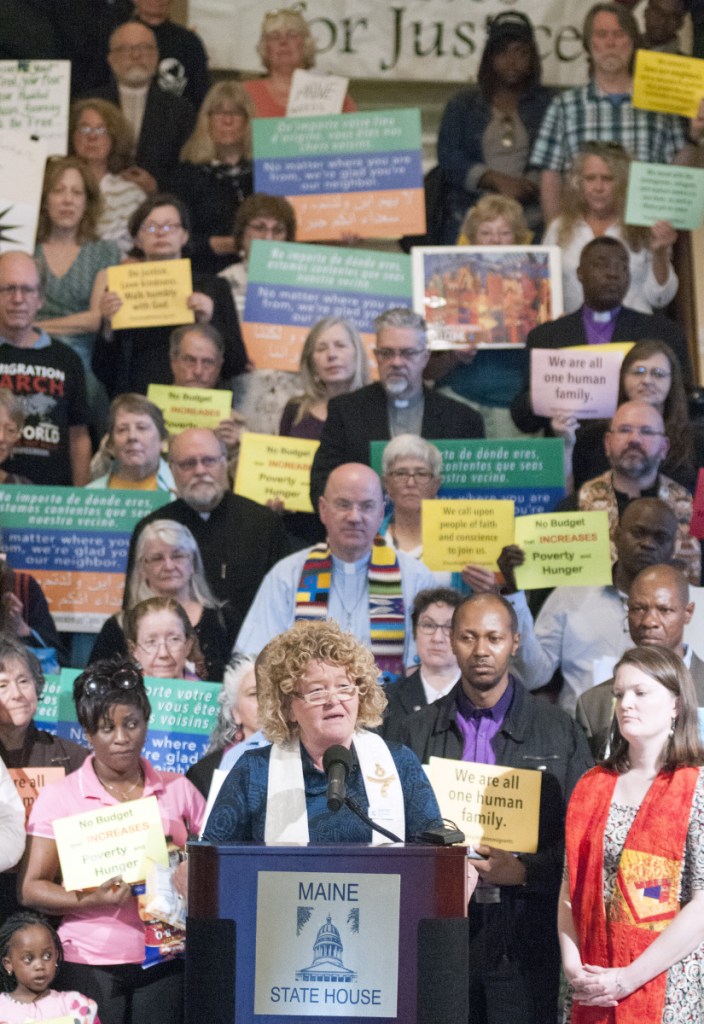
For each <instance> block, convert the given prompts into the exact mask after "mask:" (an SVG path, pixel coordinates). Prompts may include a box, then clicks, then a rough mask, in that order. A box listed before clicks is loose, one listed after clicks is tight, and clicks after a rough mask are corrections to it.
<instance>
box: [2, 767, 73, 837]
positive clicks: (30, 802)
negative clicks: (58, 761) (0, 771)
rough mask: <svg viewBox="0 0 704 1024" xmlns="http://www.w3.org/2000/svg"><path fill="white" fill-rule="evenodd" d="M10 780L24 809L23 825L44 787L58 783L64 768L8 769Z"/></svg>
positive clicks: (64, 773) (63, 774)
mask: <svg viewBox="0 0 704 1024" xmlns="http://www.w3.org/2000/svg"><path fill="white" fill-rule="evenodd" d="M7 770H8V772H9V773H10V778H11V779H12V781H13V782H14V784H15V788H16V790H17V795H18V796H19V798H20V800H21V801H22V805H23V807H24V820H25V824H26V823H27V822H28V821H29V815H30V813H31V810H32V808H33V807H34V801H35V800H36V799H37V797H38V796H39V794H40V793H41V791H42V790H43V789H44V787H45V786H49V785H51V783H52V782H60V781H61V779H63V778H64V776H65V775H66V769H65V768H8V769H7Z"/></svg>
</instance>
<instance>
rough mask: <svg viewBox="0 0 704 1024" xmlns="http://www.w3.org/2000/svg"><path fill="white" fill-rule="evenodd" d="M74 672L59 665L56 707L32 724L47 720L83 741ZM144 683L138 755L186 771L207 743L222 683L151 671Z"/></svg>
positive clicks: (69, 736) (59, 731) (163, 768)
mask: <svg viewBox="0 0 704 1024" xmlns="http://www.w3.org/2000/svg"><path fill="white" fill-rule="evenodd" d="M79 673H80V669H62V671H61V675H60V677H58V678H59V684H58V692H57V693H56V694H55V709H53V710H52V714H51V717H50V720H49V721H48V722H47V720H46V719H44V718H42V719H41V720H40V718H39V715H38V716H37V724H40V721H41V725H42V728H46V727H47V725H48V728H49V730H50V731H51V732H55V733H57V734H58V735H59V736H62V737H63V738H64V739H68V740H73V742H74V743H82V744H84V746H87V743H88V741H87V739H86V736H85V733H84V732H83V729H81V727H80V725H79V724H78V719H77V718H76V709H75V706H74V703H73V682H74V680H75V678H76V676H78V675H79ZM55 678H56V677H55ZM144 683H145V686H146V688H147V694H148V696H149V702H150V704H151V706H152V714H151V718H150V719H149V730H148V732H147V738H146V740H145V743H144V751H143V753H142V756H143V757H145V758H146V759H147V760H148V761H151V763H152V764H153V765H154V767H155V768H157V769H159V770H161V771H169V772H182V773H185V772H187V771H188V769H189V768H190V767H191V765H194V764H195V763H196V761H200V759H201V758H202V757H203V756H204V755H205V753H206V751H207V749H208V745H209V743H210V734H211V733H212V731H213V729H214V728H215V723H216V721H217V716H218V696H219V694H220V693H221V692H222V686H221V684H220V683H207V682H202V681H201V680H200V679H154V678H152V677H150V676H147V677H146V678H145V680H144ZM40 707H41V705H40ZM45 723H46V724H45Z"/></svg>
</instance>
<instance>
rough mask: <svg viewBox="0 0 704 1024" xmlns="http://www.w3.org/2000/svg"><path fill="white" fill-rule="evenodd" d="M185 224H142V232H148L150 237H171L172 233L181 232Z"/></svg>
mask: <svg viewBox="0 0 704 1024" xmlns="http://www.w3.org/2000/svg"><path fill="white" fill-rule="evenodd" d="M182 228H183V224H154V223H153V222H152V223H150V224H142V226H141V227H140V229H139V230H140V231H146V232H147V234H148V235H170V234H171V232H172V231H180V230H181V229H182Z"/></svg>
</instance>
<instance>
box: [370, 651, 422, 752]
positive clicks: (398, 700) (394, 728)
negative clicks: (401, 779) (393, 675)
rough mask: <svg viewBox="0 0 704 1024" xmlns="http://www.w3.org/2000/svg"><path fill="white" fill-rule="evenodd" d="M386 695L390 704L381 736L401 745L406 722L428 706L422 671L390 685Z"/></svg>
mask: <svg viewBox="0 0 704 1024" xmlns="http://www.w3.org/2000/svg"><path fill="white" fill-rule="evenodd" d="M384 693H385V694H386V700H387V701H388V703H387V705H386V710H385V711H384V721H383V723H382V726H381V730H380V732H381V735H382V736H383V737H384V739H385V740H395V741H396V742H397V743H401V742H402V739H401V736H402V733H403V724H404V722H405V720H406V719H407V718H408V716H409V715H412V714H414V712H416V711H420V709H421V708H426V707H427V706H428V702H427V700H426V699H425V690H424V689H423V683H422V682H421V678H420V669H419V668H417V669H415V670H414V671H413V672H410V673H409V674H408V675H407V676H406V677H405V678H404V679H398V680H397V681H396V682H395V683H389V684H388V685H387V686H385V687H384Z"/></svg>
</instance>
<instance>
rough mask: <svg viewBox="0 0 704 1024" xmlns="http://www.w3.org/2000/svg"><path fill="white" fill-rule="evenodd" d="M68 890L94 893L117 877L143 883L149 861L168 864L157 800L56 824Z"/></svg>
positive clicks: (147, 799) (135, 802)
mask: <svg viewBox="0 0 704 1024" xmlns="http://www.w3.org/2000/svg"><path fill="white" fill-rule="evenodd" d="M54 836H55V837H56V846H57V849H58V851H59V862H60V864H61V874H62V876H63V884H64V888H65V889H68V890H69V891H72V890H74V889H94V888H97V887H98V886H99V885H102V884H103V882H107V881H108V880H109V879H110V878H115V876H116V875H122V878H123V879H124V880H125V881H126V882H143V881H144V878H145V875H146V861H147V857H150V858H151V859H152V860H153V861H156V863H157V864H163V865H167V864H168V862H169V861H168V855H167V852H166V840H165V838H164V829H163V826H162V824H161V817H160V815H159V807H158V805H157V802H156V797H155V796H148V797H145V798H144V799H142V800H130V801H128V802H127V803H124V804H115V806H114V807H101V808H100V810H98V811H87V812H86V813H85V814H72V815H70V817H68V818H59V820H58V821H55V822H54Z"/></svg>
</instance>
